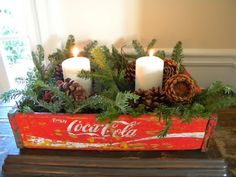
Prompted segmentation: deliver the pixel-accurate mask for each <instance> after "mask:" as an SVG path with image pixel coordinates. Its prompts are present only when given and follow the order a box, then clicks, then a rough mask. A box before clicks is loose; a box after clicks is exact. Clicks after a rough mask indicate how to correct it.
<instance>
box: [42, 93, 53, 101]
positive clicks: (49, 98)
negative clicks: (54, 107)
mask: <svg viewBox="0 0 236 177" xmlns="http://www.w3.org/2000/svg"><path fill="white" fill-rule="evenodd" d="M42 99H43V100H44V101H46V102H48V103H53V102H54V101H55V97H54V94H53V93H52V92H50V91H48V90H45V91H44V93H43V97H42Z"/></svg>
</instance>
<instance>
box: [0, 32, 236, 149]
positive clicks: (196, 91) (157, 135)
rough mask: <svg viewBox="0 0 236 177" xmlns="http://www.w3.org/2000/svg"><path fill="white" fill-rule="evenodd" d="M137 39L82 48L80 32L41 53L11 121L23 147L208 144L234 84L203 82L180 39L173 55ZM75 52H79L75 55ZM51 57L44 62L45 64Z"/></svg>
mask: <svg viewBox="0 0 236 177" xmlns="http://www.w3.org/2000/svg"><path fill="white" fill-rule="evenodd" d="M155 43H156V40H155V39H153V40H151V42H150V43H149V44H148V46H147V48H146V49H144V47H143V46H142V45H141V44H140V43H139V42H138V41H137V40H134V41H132V46H133V49H134V53H132V54H130V53H127V52H125V51H126V50H125V47H122V48H121V49H120V50H118V49H117V48H115V47H114V46H112V47H111V48H108V47H107V46H105V45H99V44H98V43H97V41H91V42H89V43H88V44H87V45H86V46H84V48H83V50H82V51H81V52H80V53H79V51H78V49H77V48H76V43H75V39H74V37H73V36H72V35H70V36H69V37H68V40H67V42H66V45H65V47H64V48H62V49H57V50H56V52H55V53H53V54H51V55H49V56H48V57H47V58H45V56H44V49H43V47H42V46H40V45H39V46H38V47H37V51H36V52H32V58H33V62H34V64H35V68H34V70H33V71H30V72H28V76H27V78H18V80H20V81H21V82H25V85H26V86H25V89H23V90H18V89H13V90H10V91H8V92H6V93H4V94H2V95H1V99H3V100H4V101H8V100H10V99H17V100H18V101H17V110H16V111H15V112H13V113H9V120H10V123H11V126H12V129H13V132H14V135H15V139H16V142H17V145H18V147H20V148H46V149H83V150H187V149H202V151H205V150H206V147H207V142H208V139H209V137H210V136H211V134H212V131H213V129H214V127H215V125H216V119H217V116H216V114H215V113H216V112H217V111H218V110H219V109H222V108H226V107H229V106H232V105H236V96H234V93H233V91H232V89H231V88H230V87H229V86H228V85H225V84H223V83H222V82H219V81H216V82H214V83H212V85H210V86H209V88H206V89H203V90H202V89H201V88H200V87H199V86H198V85H197V83H196V81H195V80H194V79H193V78H192V77H191V75H190V74H189V73H188V71H187V70H186V69H185V67H184V66H183V64H182V59H183V49H182V43H181V42H178V43H177V44H176V45H175V47H174V49H173V52H172V54H171V55H170V56H166V54H165V51H161V50H158V51H153V50H151V49H152V48H153V47H154V45H155ZM73 54H74V55H73ZM46 63H47V64H46Z"/></svg>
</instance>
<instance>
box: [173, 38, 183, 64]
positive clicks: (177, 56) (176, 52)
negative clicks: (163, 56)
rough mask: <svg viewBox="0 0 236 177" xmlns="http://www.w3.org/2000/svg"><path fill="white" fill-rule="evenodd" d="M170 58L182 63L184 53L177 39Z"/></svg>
mask: <svg viewBox="0 0 236 177" xmlns="http://www.w3.org/2000/svg"><path fill="white" fill-rule="evenodd" d="M171 58H172V59H173V60H175V61H176V63H177V64H179V65H180V64H182V59H183V58H184V55H183V48H182V42H181V41H178V42H177V44H176V45H175V47H174V49H173V52H172V56H171Z"/></svg>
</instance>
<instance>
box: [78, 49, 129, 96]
mask: <svg viewBox="0 0 236 177" xmlns="http://www.w3.org/2000/svg"><path fill="white" fill-rule="evenodd" d="M91 54H92V59H91V63H92V65H93V66H94V67H93V70H92V71H91V72H89V71H82V72H81V73H80V74H79V75H78V76H79V77H82V78H87V79H88V78H91V79H93V81H94V82H93V83H94V86H93V88H98V89H96V90H93V91H94V92H95V93H96V94H102V95H105V96H108V95H110V97H114V95H116V94H117V93H118V92H119V91H126V90H129V89H130V84H129V83H128V82H127V81H126V80H125V78H124V73H125V69H126V67H127V65H128V62H127V60H125V58H124V56H123V55H122V54H121V53H120V52H119V51H118V50H117V49H116V48H115V47H114V46H113V47H112V49H111V51H110V50H109V49H108V48H107V47H106V46H99V47H96V48H94V49H93V50H92V53H91ZM101 88H102V89H101Z"/></svg>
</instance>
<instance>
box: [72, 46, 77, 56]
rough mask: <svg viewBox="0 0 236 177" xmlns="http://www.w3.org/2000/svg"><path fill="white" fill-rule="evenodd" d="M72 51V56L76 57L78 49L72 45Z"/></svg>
mask: <svg viewBox="0 0 236 177" xmlns="http://www.w3.org/2000/svg"><path fill="white" fill-rule="evenodd" d="M72 53H73V56H74V57H77V56H78V54H79V49H78V48H77V47H74V48H73V49H72Z"/></svg>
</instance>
